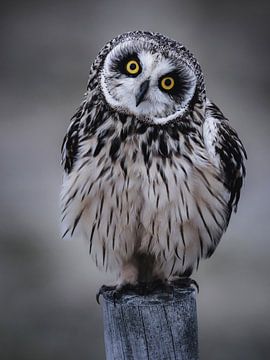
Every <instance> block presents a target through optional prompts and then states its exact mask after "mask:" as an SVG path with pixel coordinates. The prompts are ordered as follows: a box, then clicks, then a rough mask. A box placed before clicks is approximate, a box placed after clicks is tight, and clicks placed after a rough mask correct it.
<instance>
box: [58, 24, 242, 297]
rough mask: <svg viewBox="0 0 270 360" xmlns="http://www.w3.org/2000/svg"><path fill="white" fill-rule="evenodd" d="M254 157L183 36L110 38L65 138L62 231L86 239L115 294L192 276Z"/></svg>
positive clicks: (142, 34) (216, 239)
mask: <svg viewBox="0 0 270 360" xmlns="http://www.w3.org/2000/svg"><path fill="white" fill-rule="evenodd" d="M245 159H246V152H245V149H244V147H243V145H242V142H241V141H240V140H239V138H238V135H237V133H236V131H235V130H234V129H233V128H232V127H231V126H230V124H229V122H228V120H227V118H226V117H225V116H224V115H223V113H222V112H221V111H220V110H219V108H218V107H217V106H216V105H215V104H214V103H213V102H211V101H210V100H209V99H208V98H207V97H206V92H205V83H204V77H203V74H202V70H201V68H200V65H199V64H198V62H197V60H196V59H195V57H194V56H193V55H192V54H191V53H190V51H189V50H188V49H187V48H186V47H184V46H183V45H182V44H180V43H179V42H176V41H174V40H171V39H169V38H167V37H165V36H163V35H161V34H159V33H152V32H146V31H134V32H128V33H125V34H122V35H120V36H118V37H116V38H115V39H113V40H112V41H110V42H109V43H107V44H106V45H105V46H104V47H103V48H102V50H101V51H100V53H99V54H98V56H97V57H96V59H95V61H94V63H93V64H92V66H91V69H90V75H89V81H88V85H87V91H86V93H85V95H84V98H83V101H82V103H81V105H80V106H79V108H78V110H77V112H76V113H75V115H74V116H73V118H72V119H71V123H70V125H69V127H68V130H67V133H66V136H65V138H64V141H63V145H62V162H63V167H64V176H63V185H62V191H61V212H62V226H63V237H78V236H81V237H83V238H85V239H86V240H87V241H88V243H89V253H90V254H91V256H92V258H93V260H94V262H95V263H96V266H97V267H99V268H102V269H105V270H108V271H110V272H112V273H114V274H115V276H116V282H115V287H114V288H115V289H116V291H121V289H124V288H125V287H132V286H134V287H136V286H137V285H138V284H141V283H144V284H150V283H154V282H162V283H171V282H174V281H178V279H189V277H190V275H191V274H192V272H193V270H194V269H197V268H198V266H199V262H200V259H202V258H208V257H210V256H211V255H212V254H213V252H214V251H215V249H216V247H217V245H218V243H219V241H220V238H221V236H222V234H223V233H224V231H225V230H226V228H227V226H228V223H229V220H230V216H231V213H232V211H236V209H237V204H238V200H239V197H240V191H241V187H242V184H243V179H244V177H245Z"/></svg>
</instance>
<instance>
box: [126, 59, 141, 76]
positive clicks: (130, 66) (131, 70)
mask: <svg viewBox="0 0 270 360" xmlns="http://www.w3.org/2000/svg"><path fill="white" fill-rule="evenodd" d="M126 71H127V73H128V74H130V75H137V74H138V73H139V71H140V65H139V63H138V61H136V60H129V61H128V62H127V65H126Z"/></svg>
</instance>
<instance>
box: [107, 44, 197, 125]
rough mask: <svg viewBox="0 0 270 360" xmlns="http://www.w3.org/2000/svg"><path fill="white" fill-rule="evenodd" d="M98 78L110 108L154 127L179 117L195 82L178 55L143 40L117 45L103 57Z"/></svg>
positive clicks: (183, 60)
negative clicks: (133, 116) (149, 123)
mask: <svg viewBox="0 0 270 360" xmlns="http://www.w3.org/2000/svg"><path fill="white" fill-rule="evenodd" d="M100 78H101V88H102V91H103V94H104V96H105V98H106V101H107V102H108V103H109V104H110V106H112V107H113V108H114V109H116V110H117V111H122V112H125V113H128V114H131V115H135V116H136V117H137V118H138V119H140V120H143V121H148V122H151V123H154V124H164V123H166V122H168V121H170V120H173V119H175V118H179V117H181V115H183V114H184V113H185V111H186V109H187V108H188V106H189V103H190V101H191V100H192V98H193V96H194V93H195V89H196V82H197V81H196V76H195V72H194V69H192V66H190V65H189V64H188V62H187V61H185V59H183V58H181V57H180V56H179V53H177V52H175V51H174V50H173V49H172V48H169V49H168V48H167V47H166V46H160V44H159V43H158V42H155V41H153V40H152V41H151V42H149V41H147V39H146V40H144V39H143V38H138V39H127V40H125V41H123V42H121V43H119V44H117V45H116V46H115V47H114V48H113V49H112V50H111V51H110V52H109V53H108V55H107V56H106V58H105V61H104V66H103V69H102V71H101V77H100Z"/></svg>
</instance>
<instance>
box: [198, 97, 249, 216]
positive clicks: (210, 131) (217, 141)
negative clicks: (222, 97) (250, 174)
mask: <svg viewBox="0 0 270 360" xmlns="http://www.w3.org/2000/svg"><path fill="white" fill-rule="evenodd" d="M203 136H204V141H205V145H206V148H207V150H208V152H209V155H210V158H211V160H212V162H213V163H214V165H216V166H217V167H218V168H219V170H220V176H221V180H222V181H223V182H224V185H225V187H226V188H227V189H228V191H229V194H230V198H229V202H228V206H229V211H230V214H231V212H232V210H234V211H236V210H237V204H238V201H239V198H240V192H241V188H242V185H243V179H244V177H245V174H246V170H245V164H244V163H245V159H247V155H246V151H245V148H244V146H243V144H242V142H241V140H240V139H239V137H238V135H237V133H236V131H235V130H234V129H233V128H232V127H231V126H230V124H229V121H228V119H226V118H225V116H224V115H223V114H222V112H221V111H220V110H219V108H218V107H217V106H216V105H215V104H213V103H212V102H210V101H209V100H207V102H206V119H205V123H204V126H203ZM228 221H229V219H228Z"/></svg>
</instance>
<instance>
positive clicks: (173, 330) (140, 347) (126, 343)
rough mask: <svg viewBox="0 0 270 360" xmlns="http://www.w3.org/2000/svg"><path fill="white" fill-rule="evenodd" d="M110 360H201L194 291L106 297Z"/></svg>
mask: <svg viewBox="0 0 270 360" xmlns="http://www.w3.org/2000/svg"><path fill="white" fill-rule="evenodd" d="M102 304H103V305H102V306H103V319H104V338H105V348H106V359H107V360H171V359H173V360H198V359H199V357H198V328H197V312H196V299H195V290H194V289H193V288H186V289H181V288H176V287H175V288H174V289H173V291H172V292H170V293H167V292H166V293H164V292H160V293H154V294H151V295H148V296H140V295H135V294H124V295H123V296H122V297H121V299H118V300H116V301H115V302H114V299H113V296H112V292H110V291H107V292H105V293H104V294H103V302H102Z"/></svg>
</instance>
